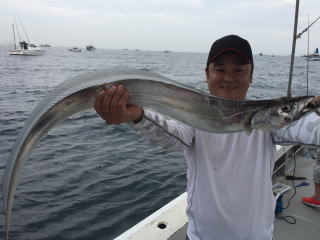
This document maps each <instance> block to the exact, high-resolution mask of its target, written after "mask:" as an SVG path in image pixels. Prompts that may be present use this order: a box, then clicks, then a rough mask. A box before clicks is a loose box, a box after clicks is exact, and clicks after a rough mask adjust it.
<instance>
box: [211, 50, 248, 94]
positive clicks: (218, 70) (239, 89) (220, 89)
mask: <svg viewBox="0 0 320 240" xmlns="http://www.w3.org/2000/svg"><path fill="white" fill-rule="evenodd" d="M251 68H252V65H251V64H250V63H246V62H245V60H244V58H243V57H242V56H241V55H239V54H238V53H235V52H226V53H223V54H221V55H220V56H218V57H217V58H216V59H215V60H214V61H213V62H211V63H210V64H209V66H208V69H207V70H206V76H207V83H208V87H209V91H210V93H211V94H213V95H215V96H218V97H221V98H227V99H235V100H244V99H245V98H246V94H247V91H248V88H249V85H250V83H251V82H252V74H251Z"/></svg>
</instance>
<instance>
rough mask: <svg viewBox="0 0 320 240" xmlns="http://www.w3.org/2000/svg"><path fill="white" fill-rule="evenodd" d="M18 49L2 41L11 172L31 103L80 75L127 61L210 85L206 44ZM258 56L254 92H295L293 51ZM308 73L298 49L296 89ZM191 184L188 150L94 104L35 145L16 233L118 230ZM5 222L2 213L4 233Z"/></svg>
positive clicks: (0, 84)
mask: <svg viewBox="0 0 320 240" xmlns="http://www.w3.org/2000/svg"><path fill="white" fill-rule="evenodd" d="M8 50H9V47H8V46H0V175H1V176H2V175H3V171H4V167H5V165H6V161H7V158H8V155H9V153H10V151H11V149H12V146H13V144H14V141H15V140H16V137H17V135H18V133H19V131H20V130H21V128H22V127H23V125H24V122H25V121H26V119H27V118H28V116H29V115H30V113H31V111H32V110H33V109H34V108H35V107H36V106H37V104H38V103H39V102H40V100H41V99H42V98H43V97H45V96H46V94H47V93H48V92H49V91H50V90H51V89H52V88H53V87H54V86H56V85H57V84H59V83H61V82H63V81H65V80H66V79H68V78H70V77H74V76H77V75H79V74H81V73H85V72H91V71H95V70H97V69H106V68H111V67H117V66H122V67H130V68H136V69H149V70H150V71H154V72H156V73H159V74H162V75H164V76H167V77H170V78H172V79H174V80H176V81H180V82H182V83H185V84H188V85H190V86H193V87H195V88H197V89H201V90H204V91H207V86H206V83H205V74H204V68H205V63H206V58H207V54H206V53H182V52H169V53H165V52H156V51H142V50H140V51H136V50H107V49H97V50H96V51H95V52H87V51H85V50H82V52H80V53H74V52H70V51H68V49H67V48H56V47H51V48H47V51H46V53H45V54H44V55H42V56H33V57H26V56H9V55H8ZM254 62H255V70H254V77H253V84H252V86H251V87H250V90H249V94H248V98H249V99H269V98H278V97H283V96H286V94H287V84H288V74H289V64H290V57H289V56H266V55H264V56H254ZM309 64H310V65H309V83H308V90H309V94H313V95H320V84H319V82H320V62H310V63H309ZM306 76H307V71H306V59H305V58H303V57H296V59H295V68H294V76H293V95H294V96H298V95H306V94H307V81H306V79H307V77H306ZM0 187H2V183H1V184H0ZM184 191H186V163H185V160H184V157H183V154H182V152H170V151H166V150H163V149H161V148H160V147H158V146H157V145H156V144H155V143H152V142H150V141H149V140H147V139H144V138H143V137H142V136H140V135H139V133H137V132H136V131H134V130H133V129H132V128H131V127H130V126H128V125H126V124H122V125H119V126H108V125H107V124H105V123H104V122H103V121H102V120H101V119H100V118H99V117H98V116H97V114H96V113H95V112H94V111H93V110H91V111H86V112H83V113H80V114H77V115H74V116H72V117H70V118H68V119H67V120H65V121H64V122H63V123H61V124H59V125H58V126H56V127H55V128H54V129H52V130H51V131H50V132H49V133H48V134H47V135H46V136H45V137H44V138H43V139H42V140H41V142H40V143H38V145H37V146H36V148H35V149H34V150H33V152H32V154H31V156H30V157H29V159H28V161H27V163H26V164H25V166H24V168H23V170H22V172H21V175H20V179H19V184H18V188H17V191H16V195H15V199H14V207H13V212H12V221H11V232H10V236H11V239H15V240H28V239H30V240H31V239H32V240H40V239H46V240H51V239H52V240H53V239H55V240H57V239H59V240H60V239H77V240H82V239H95V240H100V239H101V240H102V239H103V240H108V239H113V238H115V237H116V236H118V235H119V234H121V233H122V232H124V231H125V230H127V229H128V228H130V227H132V226H133V225H135V224H136V223H138V222H139V221H140V220H142V219H144V218H145V217H147V216H148V215H150V214H152V213H153V212H154V211H156V210H158V209H159V208H160V207H162V206H163V205H165V204H166V203H168V202H169V201H171V200H173V199H174V198H176V197H177V196H179V195H180V194H181V193H183V192H184ZM0 194H1V195H2V193H0ZM1 205H2V204H1ZM1 207H2V206H1ZM3 223H4V215H3V214H2V215H1V217H0V239H3V238H4V229H3Z"/></svg>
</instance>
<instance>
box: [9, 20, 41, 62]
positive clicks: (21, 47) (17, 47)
mask: <svg viewBox="0 0 320 240" xmlns="http://www.w3.org/2000/svg"><path fill="white" fill-rule="evenodd" d="M15 25H16V28H17V29H16V31H17V34H18V37H19V44H17V43H16V31H15V28H14V24H12V32H13V42H14V44H13V49H11V50H9V55H20V56H39V55H42V54H43V53H44V52H45V50H44V49H42V48H39V47H37V46H36V45H35V44H32V43H30V40H29V37H28V35H27V33H26V31H25V30H24V33H25V35H26V37H27V39H28V42H26V41H25V40H21V37H20V33H19V30H18V25H17V23H16V22H15Z"/></svg>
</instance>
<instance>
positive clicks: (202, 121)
mask: <svg viewBox="0 0 320 240" xmlns="http://www.w3.org/2000/svg"><path fill="white" fill-rule="evenodd" d="M117 84H122V85H123V86H125V87H126V88H127V89H128V91H129V93H130V102H131V103H133V104H138V105H141V106H142V107H144V108H148V109H152V110H155V111H158V112H160V113H161V114H164V115H166V116H169V117H170V118H173V119H176V120H178V121H181V122H183V123H185V124H188V125H190V126H192V127H195V128H198V129H202V130H204V131H210V132H217V133H227V132H236V131H250V130H252V129H256V128H258V129H266V130H269V129H276V128H281V127H283V126H285V125H287V124H289V123H291V122H292V121H294V120H296V119H298V118H299V117H301V116H302V115H304V114H305V113H307V112H310V111H313V110H314V109H315V106H313V105H312V106H311V107H310V106H309V105H310V104H309V103H310V101H311V100H312V99H313V97H297V98H291V99H286V98H282V99H275V100H261V101H237V100H226V99H221V98H218V97H215V96H213V95H211V94H208V93H206V92H202V91H199V90H195V89H193V88H191V87H189V86H187V85H184V84H181V83H178V82H175V81H173V80H171V79H169V78H165V77H163V76H161V75H158V74H155V73H152V72H149V71H146V70H133V69H113V70H105V71H96V72H94V73H88V74H83V75H80V76H78V77H74V78H71V79H69V80H67V81H65V82H63V83H62V84H60V85H58V86H57V87H55V88H54V89H53V90H52V91H51V93H49V95H48V96H47V97H46V98H45V99H43V100H42V101H41V102H40V103H39V105H38V106H37V107H36V108H35V109H34V111H33V112H32V113H31V115H30V117H29V118H28V120H27V121H26V123H25V125H24V127H23V129H22V130H21V132H20V134H19V136H18V138H17V140H16V142H15V144H14V146H13V148H12V151H11V153H10V155H9V158H8V161H7V164H6V168H5V172H4V175H3V205H4V209H5V231H6V239H8V238H9V227H10V216H11V209H12V204H13V198H14V193H15V190H16V187H17V183H18V175H19V173H20V171H21V168H22V166H23V164H24V163H25V162H26V160H27V158H28V155H29V154H30V153H31V151H32V149H33V148H34V147H35V145H36V143H37V142H39V140H40V139H41V138H42V137H43V136H44V135H45V134H46V133H47V132H48V131H49V130H50V129H51V128H52V127H54V126H55V125H56V124H57V123H59V122H61V121H63V120H64V119H66V118H67V117H69V116H71V115H73V114H75V113H78V112H80V111H83V110H86V109H90V108H92V107H93V104H94V100H95V96H96V94H97V93H98V92H99V91H101V90H102V89H105V88H106V87H110V86H111V85H117Z"/></svg>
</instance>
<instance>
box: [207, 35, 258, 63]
mask: <svg viewBox="0 0 320 240" xmlns="http://www.w3.org/2000/svg"><path fill="white" fill-rule="evenodd" d="M229 51H231V52H236V53H238V54H240V55H241V56H242V57H243V58H244V59H245V60H247V61H248V62H249V63H251V64H252V68H253V57H252V51H251V46H250V44H249V42H248V41H247V40H245V39H243V38H241V37H239V36H237V35H228V36H225V37H222V38H220V39H218V40H216V41H215V42H214V43H213V44H212V46H211V49H210V52H209V56H208V60H207V68H208V66H209V64H210V63H211V62H212V61H213V60H214V59H216V58H217V57H218V56H220V55H221V54H222V53H225V52H229Z"/></svg>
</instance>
